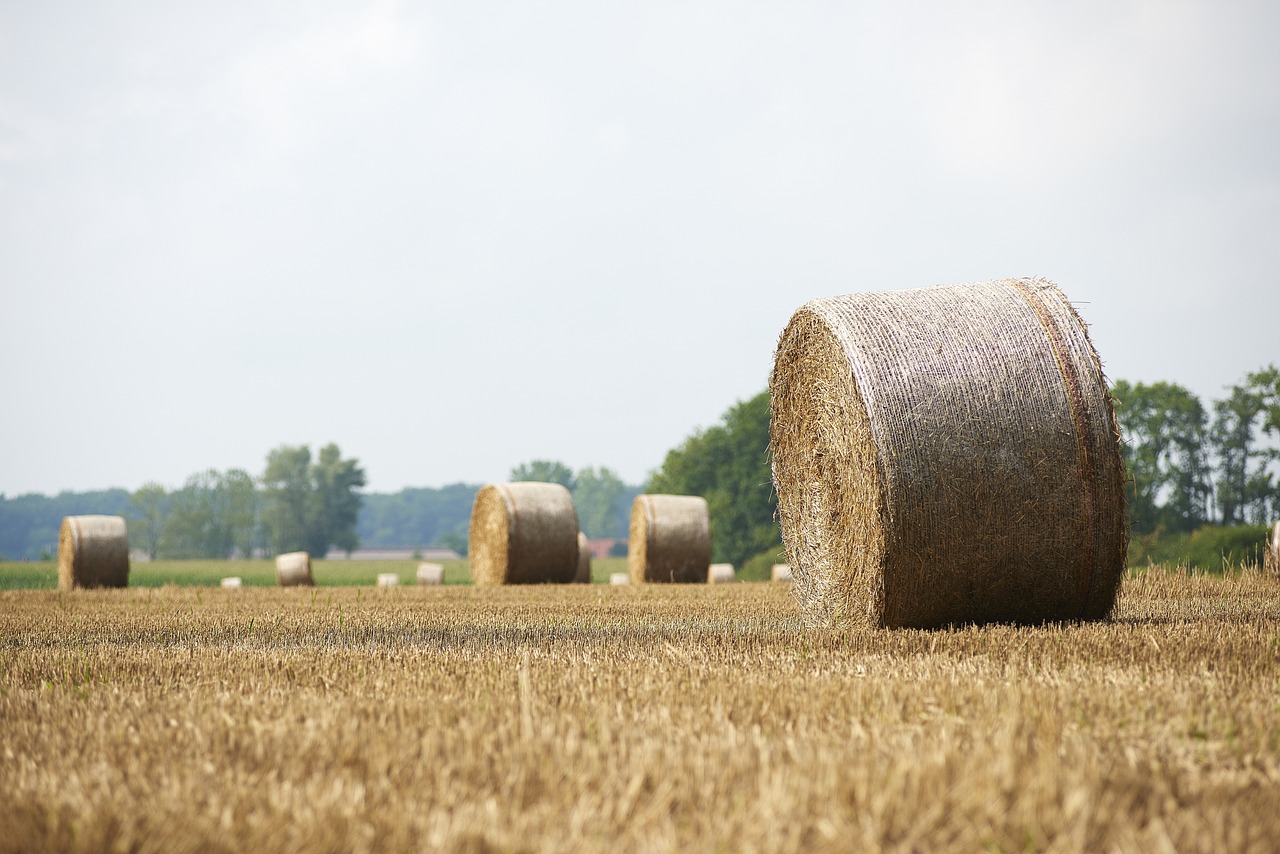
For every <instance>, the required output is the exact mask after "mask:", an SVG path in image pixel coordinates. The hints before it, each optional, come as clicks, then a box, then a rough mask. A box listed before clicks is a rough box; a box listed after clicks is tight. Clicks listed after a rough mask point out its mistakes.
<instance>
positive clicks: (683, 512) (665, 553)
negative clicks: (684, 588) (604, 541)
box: [627, 495, 711, 584]
mask: <svg viewBox="0 0 1280 854" xmlns="http://www.w3.org/2000/svg"><path fill="white" fill-rule="evenodd" d="M710 564H711V524H710V521H709V519H708V517H707V501H706V499H705V498H700V497H698V496H696V495H637V496H636V500H635V501H634V502H632V504H631V542H630V544H629V548H628V550H627V570H628V572H630V574H631V580H632V581H633V582H635V583H636V584H641V583H643V582H646V581H666V582H671V581H675V582H685V583H703V582H705V581H706V580H707V571H708V567H709V566H710Z"/></svg>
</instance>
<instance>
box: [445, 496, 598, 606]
mask: <svg viewBox="0 0 1280 854" xmlns="http://www.w3.org/2000/svg"><path fill="white" fill-rule="evenodd" d="M468 549H469V556H470V559H471V580H472V581H473V582H475V584H476V585H478V586H489V585H495V584H538V583H542V582H558V583H562V584H563V583H568V582H570V581H572V580H573V576H574V574H575V573H576V572H577V571H578V512H577V511H576V510H575V509H574V507H573V497H572V496H571V495H570V494H569V490H567V489H565V488H564V487H563V486H561V485H560V484H558V483H498V484H489V485H488V486H485V487H484V488H482V489H481V490H480V491H479V492H477V493H476V500H475V504H474V505H473V506H472V508H471V527H470V532H469V538H468Z"/></svg>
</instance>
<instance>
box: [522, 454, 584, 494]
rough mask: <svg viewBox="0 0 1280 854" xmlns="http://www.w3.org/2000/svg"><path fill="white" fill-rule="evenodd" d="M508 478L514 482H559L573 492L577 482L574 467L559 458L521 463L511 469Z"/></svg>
mask: <svg viewBox="0 0 1280 854" xmlns="http://www.w3.org/2000/svg"><path fill="white" fill-rule="evenodd" d="M508 479H509V480H511V481H514V482H520V481H533V482H535V483H558V484H560V485H561V486H563V487H564V488H565V489H567V490H569V491H570V492H573V487H574V485H575V483H576V481H575V479H574V476H573V469H571V468H569V467H568V466H567V465H565V464H564V463H562V462H560V461H559V460H532V461H531V462H527V463H521V464H520V465H518V466H516V467H515V468H513V469H512V470H511V474H510V475H508Z"/></svg>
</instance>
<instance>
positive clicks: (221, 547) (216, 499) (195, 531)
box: [160, 469, 231, 558]
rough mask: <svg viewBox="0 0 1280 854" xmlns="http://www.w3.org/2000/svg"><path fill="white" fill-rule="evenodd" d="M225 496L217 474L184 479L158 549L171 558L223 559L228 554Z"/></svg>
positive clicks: (172, 500) (210, 470)
mask: <svg viewBox="0 0 1280 854" xmlns="http://www.w3.org/2000/svg"><path fill="white" fill-rule="evenodd" d="M227 516H228V514H227V494H226V491H225V490H224V489H223V487H222V478H221V475H219V474H218V472H217V471H214V470H213V469H209V470H208V471H203V472H200V473H198V474H193V475H191V477H189V478H187V482H186V483H184V484H183V485H182V488H181V489H179V490H178V491H177V492H174V493H173V495H172V498H171V507H170V512H169V518H168V520H167V522H166V523H165V526H164V535H163V537H162V538H161V543H160V545H161V549H162V550H163V552H164V553H165V554H166V555H168V556H170V557H178V558H193V557H205V558H225V557H228V556H229V555H230V554H231V528H230V525H229V524H228V521H227Z"/></svg>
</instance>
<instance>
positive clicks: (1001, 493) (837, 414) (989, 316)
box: [769, 279, 1128, 627]
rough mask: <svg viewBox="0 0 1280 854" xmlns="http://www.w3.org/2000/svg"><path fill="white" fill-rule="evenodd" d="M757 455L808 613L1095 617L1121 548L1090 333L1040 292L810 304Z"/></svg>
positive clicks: (1064, 304)
mask: <svg viewBox="0 0 1280 854" xmlns="http://www.w3.org/2000/svg"><path fill="white" fill-rule="evenodd" d="M769 389H770V450H771V453H772V458H773V477H774V485H775V488H776V490H777V495H778V513H779V520H780V522H781V526H782V533H783V538H784V540H785V542H786V546H787V553H788V556H789V558H790V563H791V566H792V570H793V573H794V576H795V585H796V593H797V596H798V597H799V599H800V602H801V604H802V607H803V609H804V612H805V615H806V618H807V619H808V620H809V621H810V622H812V623H817V624H823V623H831V622H842V621H845V620H853V621H855V622H861V621H867V622H869V623H871V624H873V625H881V626H920V627H930V626H943V625H947V624H952V623H967V622H977V623H982V622H1005V621H1010V622H1019V623H1038V622H1044V621H1051V620H1076V619H1085V620H1097V619H1102V618H1105V617H1106V616H1107V615H1108V614H1109V613H1110V611H1111V608H1112V605H1113V604H1114V602H1115V597H1116V592H1117V589H1118V587H1119V584H1120V578H1121V575H1122V574H1123V572H1124V564H1125V549H1126V545H1127V538H1128V522H1127V519H1126V510H1125V498H1124V471H1123V465H1122V463H1121V458H1120V447H1119V433H1118V430H1117V428H1116V422H1115V415H1114V412H1113V410H1112V405H1111V399H1110V396H1109V394H1108V392H1107V385H1106V380H1105V378H1104V377H1103V374H1102V367H1101V364H1100V362H1099V361H1098V357H1097V354H1096V353H1095V352H1094V349H1093V345H1092V344H1091V343H1090V341H1089V337H1088V334H1087V333H1086V330H1085V325H1084V323H1083V321H1081V319H1080V317H1079V315H1077V314H1076V312H1075V310H1074V308H1072V306H1071V304H1070V303H1069V302H1068V301H1067V299H1066V297H1065V296H1064V295H1063V294H1062V292H1061V291H1060V290H1058V288H1057V287H1055V286H1054V285H1052V284H1051V283H1049V282H1045V281H1042V280H1038V279H1010V280H1003V281H997V282H985V283H980V284H974V285H958V286H950V287H937V288H924V289H920V290H913V291H900V292H894V293H864V294H851V295H848V296H840V297H831V298H827V299H818V300H813V301H811V302H809V303H806V304H805V305H803V306H801V307H800V309H798V310H797V311H796V313H795V314H794V315H793V316H792V318H791V321H790V323H789V324H788V325H787V328H786V330H785V331H784V332H783V333H782V337H781V339H780V340H779V343H778V351H777V354H776V359H775V362H774V369H773V374H772V377H771V379H770V383H769Z"/></svg>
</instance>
